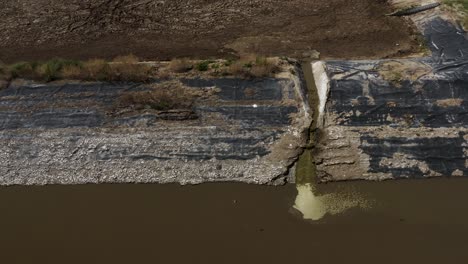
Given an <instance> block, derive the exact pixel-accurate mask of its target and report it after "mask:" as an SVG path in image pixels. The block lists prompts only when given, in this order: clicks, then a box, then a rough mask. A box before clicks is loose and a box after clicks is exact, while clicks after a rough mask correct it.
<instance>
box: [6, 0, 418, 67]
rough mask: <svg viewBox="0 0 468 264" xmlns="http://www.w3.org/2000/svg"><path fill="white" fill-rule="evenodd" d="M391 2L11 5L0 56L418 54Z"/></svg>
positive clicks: (154, 0) (66, 1)
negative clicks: (394, 15)
mask: <svg viewBox="0 0 468 264" xmlns="http://www.w3.org/2000/svg"><path fill="white" fill-rule="evenodd" d="M391 11H392V8H391V6H390V5H389V4H388V3H387V1H386V0H288V1H284V0H235V1H233V0H170V1H160V0H3V1H0V17H1V18H2V19H0V29H1V30H0V60H2V61H4V62H14V61H19V60H43V59H48V58H51V57H63V58H73V59H87V58H96V57H99V58H113V57H115V56H118V55H122V54H130V53H132V54H135V55H136V56H138V57H140V58H142V59H148V60H167V59H172V58H174V57H192V58H194V57H195V58H208V57H226V56H232V55H236V56H237V55H239V54H242V53H256V54H260V55H268V56H290V57H297V58H301V57H304V56H306V55H307V53H308V52H310V51H311V50H318V51H319V52H320V53H321V54H322V58H362V57H366V58H377V57H379V58H383V57H395V56H404V55H407V54H409V53H412V52H415V51H417V50H418V47H419V43H418V41H417V36H416V35H417V32H416V30H415V29H414V28H413V27H412V26H411V25H410V23H409V22H408V21H407V20H405V19H403V18H396V17H388V16H385V14H388V13H390V12H391Z"/></svg>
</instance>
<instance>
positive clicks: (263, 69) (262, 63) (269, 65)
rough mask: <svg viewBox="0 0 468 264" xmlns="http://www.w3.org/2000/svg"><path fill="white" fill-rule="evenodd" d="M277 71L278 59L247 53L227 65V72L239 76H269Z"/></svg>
mask: <svg viewBox="0 0 468 264" xmlns="http://www.w3.org/2000/svg"><path fill="white" fill-rule="evenodd" d="M278 71H279V66H278V61H277V60H276V59H273V58H265V57H258V56H255V55H249V56H245V57H242V58H240V59H239V60H238V61H235V62H234V63H232V64H231V65H230V66H229V69H228V73H229V74H232V75H234V76H240V77H259V78H260V77H271V76H273V75H274V74H275V73H276V72H278Z"/></svg>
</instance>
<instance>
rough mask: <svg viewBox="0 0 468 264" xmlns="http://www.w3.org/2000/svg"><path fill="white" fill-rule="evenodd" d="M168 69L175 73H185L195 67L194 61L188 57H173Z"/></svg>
mask: <svg viewBox="0 0 468 264" xmlns="http://www.w3.org/2000/svg"><path fill="white" fill-rule="evenodd" d="M168 69H169V70H170V71H172V72H174V73H184V72H188V71H190V70H192V69H193V63H192V62H191V61H190V60H188V59H173V60H172V61H171V62H170V63H169V65H168Z"/></svg>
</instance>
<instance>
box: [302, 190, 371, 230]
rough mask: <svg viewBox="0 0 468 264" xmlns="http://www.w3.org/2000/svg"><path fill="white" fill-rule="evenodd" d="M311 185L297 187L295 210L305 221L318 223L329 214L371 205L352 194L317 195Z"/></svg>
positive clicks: (366, 207) (357, 195) (365, 207)
mask: <svg viewBox="0 0 468 264" xmlns="http://www.w3.org/2000/svg"><path fill="white" fill-rule="evenodd" d="M314 190H315V188H314V186H313V185H312V184H311V183H306V184H298V185H297V197H296V202H295V205H294V208H295V209H296V210H298V211H299V212H301V213H302V216H303V218H304V219H307V220H313V221H317V220H320V219H322V218H323V217H325V216H326V215H327V214H329V215H336V214H340V213H344V212H345V211H346V210H349V209H351V208H361V209H368V208H370V207H371V203H370V202H369V201H368V200H366V199H364V198H363V197H361V196H359V194H357V193H352V192H346V191H345V192H343V193H341V192H337V193H329V194H324V195H316V194H315V193H314Z"/></svg>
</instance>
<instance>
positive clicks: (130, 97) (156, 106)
mask: <svg viewBox="0 0 468 264" xmlns="http://www.w3.org/2000/svg"><path fill="white" fill-rule="evenodd" d="M195 98H196V95H195V94H194V93H190V92H189V91H188V90H187V89H185V88H183V87H181V86H180V85H179V84H177V83H169V84H164V85H159V86H157V87H154V88H153V89H152V90H150V91H141V92H132V93H126V94H123V95H122V96H120V98H119V99H118V101H117V105H116V106H117V108H132V109H135V110H143V109H153V110H158V111H167V110H173V109H187V108H190V107H191V106H192V104H193V102H194V101H195Z"/></svg>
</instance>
